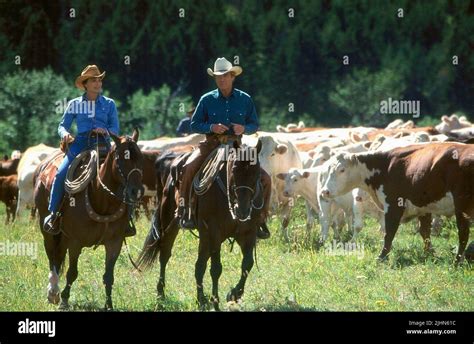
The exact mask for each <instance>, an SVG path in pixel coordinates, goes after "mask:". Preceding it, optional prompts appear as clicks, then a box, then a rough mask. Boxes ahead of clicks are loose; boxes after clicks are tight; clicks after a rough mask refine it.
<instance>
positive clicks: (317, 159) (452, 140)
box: [0, 114, 474, 261]
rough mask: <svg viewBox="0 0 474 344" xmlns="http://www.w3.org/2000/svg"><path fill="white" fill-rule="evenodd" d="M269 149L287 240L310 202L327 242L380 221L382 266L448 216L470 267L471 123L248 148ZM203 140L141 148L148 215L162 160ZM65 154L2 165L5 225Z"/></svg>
mask: <svg viewBox="0 0 474 344" xmlns="http://www.w3.org/2000/svg"><path fill="white" fill-rule="evenodd" d="M257 138H258V139H260V140H261V142H262V149H261V151H260V153H259V160H260V163H261V166H262V167H263V168H264V169H265V170H266V171H267V172H268V173H269V174H270V176H271V178H272V197H271V202H272V204H271V209H272V212H273V213H274V214H277V215H279V216H280V218H281V233H282V236H283V238H284V239H285V240H288V232H287V228H288V224H289V222H290V218H291V209H292V207H293V206H294V204H295V199H296V197H302V198H303V199H304V201H305V202H306V213H307V231H308V232H309V231H312V230H313V227H314V221H315V218H316V217H317V218H318V219H319V223H320V226H321V235H320V241H321V242H324V241H325V240H327V238H328V232H329V228H332V229H333V230H334V235H335V237H338V236H339V234H340V231H341V229H342V228H344V227H345V226H346V225H347V228H348V230H349V231H350V232H351V233H352V237H353V240H357V234H358V233H359V232H360V231H361V230H362V229H363V226H364V218H365V217H372V218H375V219H376V221H377V222H378V223H379V224H380V231H381V232H383V233H384V235H385V242H384V246H383V248H382V251H381V254H380V257H379V258H380V259H384V258H385V257H386V256H387V254H388V253H389V251H390V248H391V244H392V240H393V238H394V235H395V233H396V231H397V228H398V226H399V224H400V223H401V222H407V221H411V220H416V221H419V231H420V234H421V236H422V238H423V240H424V244H425V249H426V250H431V249H432V247H431V242H430V233H431V231H432V230H433V231H438V232H439V230H440V228H441V227H442V223H443V221H444V218H442V217H441V216H443V217H448V218H449V217H454V219H455V220H456V224H457V227H458V234H459V247H458V252H457V256H456V260H457V261H459V260H461V259H462V258H463V254H464V251H465V248H466V245H467V242H468V239H469V223H470V219H471V218H472V216H474V145H472V144H471V142H474V141H472V140H474V126H473V125H472V124H471V123H470V122H469V121H468V120H467V119H466V118H465V117H464V116H462V117H458V116H457V115H455V114H453V115H451V116H443V117H442V118H441V122H440V123H439V124H438V125H436V126H434V127H416V126H415V125H414V123H413V122H412V121H406V122H405V121H403V120H400V119H397V120H395V121H393V122H392V123H390V124H389V125H388V126H387V127H386V128H383V129H381V128H371V127H349V128H307V127H305V125H304V123H302V122H300V123H299V124H289V125H287V126H281V125H279V126H277V131H276V132H263V131H259V132H257V134H255V135H251V136H244V138H243V142H244V143H247V144H249V145H254V144H255V143H256V142H257ZM202 139H203V136H202V135H198V134H193V135H190V136H187V137H182V138H159V139H155V140H147V141H139V142H138V146H139V147H140V149H141V150H142V152H143V154H144V158H145V159H144V171H143V183H144V186H145V195H144V197H143V205H144V208H145V211H146V212H148V209H149V206H150V204H151V203H152V202H153V198H154V197H156V178H157V174H156V171H155V161H156V159H157V158H158V157H159V156H160V155H161V154H162V153H163V152H165V151H174V152H186V151H189V150H191V149H192V148H193V146H195V145H196V144H197V143H198V142H199V141H201V140H202ZM56 150H57V148H53V147H48V146H46V145H44V144H39V145H36V146H33V147H30V148H28V149H27V150H26V151H25V152H23V153H21V156H20V154H19V152H14V154H12V157H11V159H8V157H5V158H4V160H3V161H2V162H1V164H0V199H1V200H2V202H4V203H5V204H6V208H7V212H6V214H7V218H6V223H8V222H9V221H14V220H15V215H16V216H17V217H18V216H22V213H25V212H26V210H27V209H30V210H31V214H30V216H34V200H33V189H34V185H33V180H34V177H35V172H36V167H37V166H38V165H39V164H40V162H41V161H42V160H44V159H45V158H46V157H47V156H48V155H50V154H51V153H52V152H54V151H56Z"/></svg>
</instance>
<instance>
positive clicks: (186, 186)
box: [178, 57, 271, 239]
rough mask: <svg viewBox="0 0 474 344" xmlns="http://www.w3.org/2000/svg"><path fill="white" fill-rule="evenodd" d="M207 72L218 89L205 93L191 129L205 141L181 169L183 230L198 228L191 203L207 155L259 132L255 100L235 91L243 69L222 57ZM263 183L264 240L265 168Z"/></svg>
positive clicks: (265, 233)
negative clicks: (203, 136) (243, 135)
mask: <svg viewBox="0 0 474 344" xmlns="http://www.w3.org/2000/svg"><path fill="white" fill-rule="evenodd" d="M207 73H208V74H209V75H210V76H211V77H213V78H214V79H215V82H216V85H217V89H215V90H213V91H211V92H208V93H206V94H204V95H203V96H202V97H201V99H200V100H199V103H198V105H197V107H196V110H195V111H194V114H193V116H192V118H191V130H192V131H193V132H196V133H200V134H205V135H206V139H205V141H202V142H200V143H199V146H198V148H197V149H196V150H194V152H193V153H192V154H191V155H190V156H189V158H188V159H187V161H186V163H185V164H184V166H183V170H182V181H181V183H180V186H179V195H180V202H179V208H178V217H179V218H180V225H181V227H183V228H195V227H196V224H195V221H194V218H193V216H192V208H193V207H192V204H190V202H189V197H188V195H189V194H190V190H191V185H192V181H193V178H194V175H195V174H196V172H197V171H198V170H199V168H200V167H201V165H202V163H203V162H204V160H206V158H207V156H208V155H209V154H210V153H211V152H212V151H213V150H214V149H215V148H216V147H217V146H218V145H219V144H220V143H221V142H228V141H232V140H238V141H239V142H240V140H241V138H242V134H247V135H251V134H253V133H255V132H256V131H257V129H258V118H257V111H256V109H255V105H254V103H253V101H252V98H251V97H250V96H249V95H248V94H247V93H245V92H243V91H241V90H238V89H237V88H234V86H233V83H234V80H235V77H236V76H238V75H240V74H241V73H242V68H241V67H240V66H232V64H231V63H230V62H229V61H227V59H226V58H224V57H220V58H218V59H217V60H216V61H215V63H214V70H212V69H210V68H208V69H207ZM261 180H262V185H263V189H264V195H265V206H264V208H263V211H262V225H261V228H260V230H259V231H258V236H259V237H260V238H261V239H266V238H268V237H269V236H270V232H269V231H268V228H267V227H266V225H265V218H266V216H267V212H268V203H269V198H270V190H271V179H270V176H269V175H268V174H267V173H266V172H265V171H264V170H263V169H262V170H261Z"/></svg>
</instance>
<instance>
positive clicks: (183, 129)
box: [176, 117, 191, 136]
mask: <svg viewBox="0 0 474 344" xmlns="http://www.w3.org/2000/svg"><path fill="white" fill-rule="evenodd" d="M176 133H177V134H178V135H181V136H183V135H185V134H191V118H189V117H186V118H183V119H182V120H181V121H180V122H179V124H178V127H177V128H176Z"/></svg>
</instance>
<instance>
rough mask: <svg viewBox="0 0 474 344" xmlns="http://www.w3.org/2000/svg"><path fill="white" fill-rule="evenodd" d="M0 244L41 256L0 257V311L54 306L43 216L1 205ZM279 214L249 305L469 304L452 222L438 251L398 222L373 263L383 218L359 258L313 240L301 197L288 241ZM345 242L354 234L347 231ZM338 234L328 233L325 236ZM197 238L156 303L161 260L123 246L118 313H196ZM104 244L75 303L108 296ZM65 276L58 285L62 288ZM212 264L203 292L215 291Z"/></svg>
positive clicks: (228, 260)
mask: <svg viewBox="0 0 474 344" xmlns="http://www.w3.org/2000/svg"><path fill="white" fill-rule="evenodd" d="M0 207H1V210H0V221H1V222H2V224H1V227H0V228H1V230H0V242H2V243H5V242H7V241H10V242H19V241H21V242H35V243H38V257H37V259H36V260H34V259H32V258H30V257H26V256H11V255H3V256H0V311H55V310H57V306H55V305H50V304H48V302H47V299H46V287H47V283H48V272H49V271H48V263H47V258H46V254H45V251H44V248H43V244H42V236H41V233H40V232H39V228H38V224H37V220H35V221H34V222H30V221H29V220H28V218H27V215H26V214H25V215H23V216H22V218H21V219H20V220H19V221H17V222H16V223H15V224H14V225H13V226H7V227H5V225H3V220H4V218H5V210H4V207H3V205H1V206H0ZM137 227H138V235H137V236H136V237H134V238H131V239H130V240H128V242H129V248H130V251H131V254H132V256H133V257H135V258H136V257H137V256H138V253H139V251H140V249H141V246H142V243H143V240H144V238H145V235H146V233H147V232H148V227H149V221H148V220H147V219H146V218H145V217H141V218H140V220H139V221H138V224H137ZM278 228H279V221H278V220H276V219H272V221H270V229H271V231H272V234H273V235H272V237H271V238H270V239H269V240H266V241H260V242H259V243H258V249H257V261H258V267H259V268H257V267H256V266H254V268H253V270H252V271H251V273H250V276H249V278H248V281H247V285H246V290H245V294H244V298H243V300H242V302H241V304H240V305H239V308H240V310H245V311H297V310H311V311H473V310H474V288H473V285H474V269H473V268H472V267H471V266H469V265H468V264H467V263H465V264H463V265H462V266H460V267H458V268H456V267H455V266H454V264H453V259H454V253H453V252H454V251H453V250H454V249H455V247H456V245H457V232H456V229H455V226H454V225H453V224H452V223H448V225H447V226H446V228H444V229H443V230H442V232H441V235H440V236H439V237H433V245H434V248H435V254H434V255H430V254H425V253H424V251H423V244H422V240H421V237H420V236H419V234H417V233H415V232H414V229H413V225H404V226H401V228H400V229H399V232H398V233H397V236H396V237H395V241H394V247H393V250H392V253H391V255H390V258H389V260H388V261H387V262H385V263H377V262H376V257H377V255H378V253H379V251H380V249H381V245H382V237H381V235H380V234H379V233H378V230H377V228H378V226H377V225H376V223H375V222H373V221H367V226H366V227H365V228H364V230H363V231H362V233H361V234H360V236H359V239H358V243H359V244H360V245H363V248H364V249H363V253H364V255H363V256H362V257H358V256H356V255H345V256H334V255H329V254H327V252H326V250H325V249H324V248H319V249H318V245H317V240H318V234H319V226H318V225H317V226H316V227H315V229H314V231H313V233H312V236H311V237H310V238H306V237H305V217H304V210H303V207H302V206H301V204H300V205H299V206H298V208H297V209H295V211H294V216H293V220H292V221H291V223H290V237H291V242H290V243H289V244H287V243H284V242H283V241H282V239H281V237H280V235H279V230H278ZM343 237H344V239H346V240H348V239H349V238H350V235H349V234H348V233H345V234H344V236H343ZM329 240H330V241H331V242H332V233H331V237H330V239H329ZM197 245H198V240H197V239H196V238H194V237H193V236H192V235H191V234H190V233H187V232H183V231H181V232H180V234H179V236H178V238H177V240H176V243H175V247H174V250H173V257H172V258H171V260H170V262H169V264H168V269H167V285H166V292H167V298H166V300H165V301H161V302H160V303H157V300H156V281H157V276H158V266H155V267H154V268H153V269H152V270H150V271H147V272H144V273H138V272H135V271H133V269H132V266H131V264H130V262H129V260H128V258H127V256H126V251H125V248H124V249H123V250H122V255H121V256H120V258H119V260H118V262H117V265H116V269H115V285H114V294H113V298H114V306H115V309H116V310H119V311H155V310H165V311H195V310H197V306H196V302H195V294H196V293H195V282H194V263H195V260H196V257H197ZM104 256H105V253H104V248H103V247H99V248H98V249H97V250H95V251H94V250H92V249H88V248H87V249H84V250H83V253H82V255H81V257H80V259H79V277H78V279H77V280H76V282H75V283H74V285H73V287H72V290H71V298H70V304H71V310H77V311H82V310H88V311H90V310H92V311H95V310H101V309H102V307H103V305H104V302H105V292H104V288H103V285H102V274H103V273H104ZM240 261H241V254H240V250H239V249H238V246H237V245H236V246H235V247H234V250H233V252H230V247H229V245H227V244H225V245H223V247H222V263H223V266H224V270H223V274H222V277H221V279H220V299H221V306H222V308H223V309H229V307H230V305H227V304H226V303H225V296H226V294H227V292H228V291H229V290H230V288H231V287H232V286H234V285H235V283H236V282H237V280H238V278H239V275H240ZM64 284H65V277H64V274H63V275H62V276H61V282H60V286H61V287H64ZM210 285H211V278H210V276H209V270H208V271H207V272H206V275H205V291H206V293H207V294H209V293H210Z"/></svg>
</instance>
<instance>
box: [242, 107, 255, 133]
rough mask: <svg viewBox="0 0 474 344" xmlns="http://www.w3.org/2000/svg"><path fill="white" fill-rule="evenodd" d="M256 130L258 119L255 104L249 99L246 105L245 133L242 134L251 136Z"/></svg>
mask: <svg viewBox="0 0 474 344" xmlns="http://www.w3.org/2000/svg"><path fill="white" fill-rule="evenodd" d="M257 129H258V118H257V110H256V109H255V104H254V103H253V100H252V98H249V102H248V104H247V115H246V117H245V131H244V134H246V135H252V134H254V133H255V132H256V131H257Z"/></svg>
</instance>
